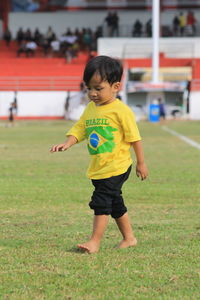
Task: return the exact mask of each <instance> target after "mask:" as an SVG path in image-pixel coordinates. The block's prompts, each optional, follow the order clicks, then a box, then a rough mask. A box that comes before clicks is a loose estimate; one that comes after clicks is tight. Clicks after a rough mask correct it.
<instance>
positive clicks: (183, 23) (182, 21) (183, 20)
mask: <svg viewBox="0 0 200 300" xmlns="http://www.w3.org/2000/svg"><path fill="white" fill-rule="evenodd" d="M185 26H186V17H185V15H184V14H183V12H180V15H179V28H180V35H181V36H184V34H185Z"/></svg>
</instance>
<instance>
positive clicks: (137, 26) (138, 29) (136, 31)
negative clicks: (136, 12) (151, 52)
mask: <svg viewBox="0 0 200 300" xmlns="http://www.w3.org/2000/svg"><path fill="white" fill-rule="evenodd" d="M142 26H143V25H142V23H141V22H140V20H138V19H137V20H136V21H135V23H134V25H133V31H132V35H133V36H135V37H141V35H142Z"/></svg>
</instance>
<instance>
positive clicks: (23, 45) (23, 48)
mask: <svg viewBox="0 0 200 300" xmlns="http://www.w3.org/2000/svg"><path fill="white" fill-rule="evenodd" d="M26 43H27V42H26V41H25V40H23V41H22V42H21V44H20V46H19V48H18V50H17V56H18V57H19V56H20V55H21V53H26Z"/></svg>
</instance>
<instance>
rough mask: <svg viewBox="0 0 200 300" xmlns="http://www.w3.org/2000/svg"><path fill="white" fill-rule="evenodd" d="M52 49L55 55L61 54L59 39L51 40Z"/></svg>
mask: <svg viewBox="0 0 200 300" xmlns="http://www.w3.org/2000/svg"><path fill="white" fill-rule="evenodd" d="M51 50H52V53H53V56H59V53H60V42H59V41H58V40H57V39H54V40H53V41H52V42H51Z"/></svg>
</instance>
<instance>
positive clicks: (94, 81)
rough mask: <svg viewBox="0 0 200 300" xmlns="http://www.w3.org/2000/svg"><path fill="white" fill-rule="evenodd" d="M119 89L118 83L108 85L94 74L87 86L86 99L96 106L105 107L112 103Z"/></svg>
mask: <svg viewBox="0 0 200 300" xmlns="http://www.w3.org/2000/svg"><path fill="white" fill-rule="evenodd" d="M119 89H120V82H115V83H113V84H112V85H110V84H109V82H108V81H102V79H101V77H100V75H99V74H94V75H93V76H92V78H91V79H90V82H89V84H88V86H87V92H88V97H89V99H90V101H93V102H94V103H95V104H96V105H106V104H109V103H111V102H113V101H114V100H115V99H116V94H117V92H118V91H119Z"/></svg>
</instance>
